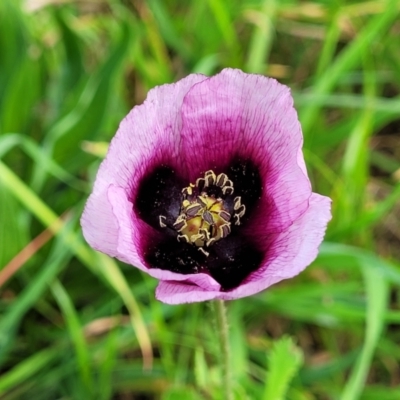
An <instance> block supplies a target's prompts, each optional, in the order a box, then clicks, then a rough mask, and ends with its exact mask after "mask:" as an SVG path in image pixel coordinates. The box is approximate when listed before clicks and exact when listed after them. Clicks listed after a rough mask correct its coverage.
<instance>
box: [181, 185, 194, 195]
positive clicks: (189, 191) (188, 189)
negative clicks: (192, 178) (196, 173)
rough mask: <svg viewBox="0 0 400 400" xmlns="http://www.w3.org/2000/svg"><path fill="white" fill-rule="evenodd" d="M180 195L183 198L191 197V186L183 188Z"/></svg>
mask: <svg viewBox="0 0 400 400" xmlns="http://www.w3.org/2000/svg"><path fill="white" fill-rule="evenodd" d="M182 193H183V195H184V196H191V195H192V194H193V188H192V187H191V186H188V187H185V188H183V189H182Z"/></svg>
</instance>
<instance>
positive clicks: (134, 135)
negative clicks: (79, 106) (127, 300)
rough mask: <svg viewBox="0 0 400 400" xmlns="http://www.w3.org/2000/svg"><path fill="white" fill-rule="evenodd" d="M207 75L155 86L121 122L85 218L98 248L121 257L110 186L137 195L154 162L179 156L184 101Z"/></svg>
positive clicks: (88, 237)
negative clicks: (189, 91)
mask: <svg viewBox="0 0 400 400" xmlns="http://www.w3.org/2000/svg"><path fill="white" fill-rule="evenodd" d="M204 79H207V77H205V76H203V75H196V74H193V75H189V76H188V77H186V78H184V79H182V80H180V81H179V82H177V83H175V84H171V85H163V86H158V87H156V88H154V89H152V90H150V91H149V93H148V96H147V99H146V101H145V102H144V103H143V104H142V105H140V106H137V107H134V108H133V110H132V111H131V112H130V113H129V114H128V115H127V116H126V118H125V119H124V120H123V121H122V122H121V124H120V127H119V129H118V132H117V134H116V135H115V137H114V138H113V140H112V141H111V144H110V147H109V150H108V154H107V157H106V159H105V160H104V161H103V162H102V164H101V165H100V168H99V171H98V173H97V177H96V181H95V184H94V187H93V192H92V194H91V195H90V197H89V199H88V201H87V203H86V206H85V210H84V212H83V215H82V218H81V225H82V230H83V235H84V237H85V239H86V241H87V242H88V243H89V244H90V245H91V246H92V247H93V248H94V249H96V250H99V251H102V252H103V253H106V254H109V255H110V256H112V257H116V256H118V255H119V257H121V255H120V254H119V253H118V251H117V247H118V224H117V221H116V220H115V218H114V215H113V212H112V207H111V204H110V202H109V199H108V196H107V191H108V189H109V186H110V185H114V186H115V187H120V188H123V189H124V190H125V192H126V193H129V195H130V196H131V197H132V198H134V197H135V196H136V191H137V186H138V184H139V182H140V180H141V177H142V176H143V175H144V174H145V173H146V172H148V170H149V168H151V166H152V165H159V164H162V163H163V162H168V163H170V164H171V165H174V164H176V163H177V162H179V152H180V148H179V143H180V127H181V126H180V125H181V120H180V117H179V113H180V108H181V106H182V101H183V98H184V96H185V95H186V93H187V92H188V90H189V89H190V88H191V87H192V86H193V85H195V84H196V83H198V82H201V81H203V80H204ZM177 160H178V161H177ZM180 166H181V165H179V167H180ZM121 259H122V258H121Z"/></svg>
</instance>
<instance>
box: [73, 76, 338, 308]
mask: <svg viewBox="0 0 400 400" xmlns="http://www.w3.org/2000/svg"><path fill="white" fill-rule="evenodd" d="M302 142H303V137H302V133H301V128H300V124H299V121H298V119H297V114H296V111H295V110H294V108H293V100H292V97H291V95H290V91H289V89H288V88H287V87H286V86H283V85H281V84H279V83H278V82H277V81H275V80H274V79H269V78H265V77H263V76H260V75H249V74H245V73H243V72H241V71H239V70H232V69H225V70H223V71H222V72H221V73H219V74H218V75H216V76H213V77H211V78H209V77H206V76H203V75H197V74H194V75H189V76H188V77H186V78H184V79H182V80H180V81H179V82H177V83H175V84H171V85H163V86H159V87H156V88H154V89H153V90H151V91H150V92H149V94H148V97H147V99H146V101H145V102H144V104H142V105H140V106H137V107H135V108H133V110H132V111H131V112H130V113H129V114H128V116H127V117H126V118H125V119H124V120H123V121H122V123H121V125H120V127H119V130H118V132H117V134H116V135H115V137H114V139H113V140H112V142H111V144H110V148H109V151H108V154H107V157H106V159H105V160H104V161H103V163H102V164H101V166H100V169H99V171H98V174H97V178H96V181H95V184H94V188H93V193H92V194H91V195H90V197H89V199H88V201H87V204H86V207H85V210H84V213H83V216H82V220H81V223H82V228H83V233H84V236H85V238H86V240H87V241H88V243H89V244H90V245H91V246H92V247H93V248H95V249H96V250H99V251H101V252H103V253H106V254H109V255H110V256H112V257H116V258H118V259H119V260H121V261H124V262H126V263H129V264H132V265H134V266H136V267H137V268H139V269H141V270H142V271H145V272H146V273H148V274H149V275H151V276H153V277H155V278H157V279H159V280H160V282H159V285H158V287H157V291H156V297H157V298H158V299H159V300H161V301H163V302H166V303H170V304H178V303H188V302H195V301H204V300H210V299H217V298H218V299H225V300H231V299H236V298H239V297H244V296H249V295H252V294H254V293H257V292H259V291H261V290H264V289H265V288H267V287H268V286H271V285H272V284H274V283H276V282H279V281H281V280H283V279H287V278H291V277H293V276H295V275H297V274H298V273H299V272H301V271H302V270H303V269H304V268H305V267H306V266H307V265H308V264H310V263H311V262H312V261H313V260H314V259H315V257H316V255H317V251H318V246H319V245H320V243H321V241H322V239H323V236H324V233H325V229H326V224H327V222H328V221H329V219H330V218H331V215H330V199H329V198H327V197H324V196H320V195H318V194H315V193H312V191H311V185H310V181H309V179H308V177H307V172H306V168H305V164H304V159H303V154H302V151H301V148H302Z"/></svg>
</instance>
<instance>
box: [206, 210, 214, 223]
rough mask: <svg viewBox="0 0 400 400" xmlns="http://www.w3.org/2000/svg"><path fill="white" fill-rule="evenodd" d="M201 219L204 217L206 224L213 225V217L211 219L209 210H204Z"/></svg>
mask: <svg viewBox="0 0 400 400" xmlns="http://www.w3.org/2000/svg"><path fill="white" fill-rule="evenodd" d="M203 219H204V221H206V222H207V224H210V225H214V224H215V222H214V219H213V217H212V215H211V213H210V212H209V211H204V213H203Z"/></svg>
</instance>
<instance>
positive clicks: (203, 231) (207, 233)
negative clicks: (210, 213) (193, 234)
mask: <svg viewBox="0 0 400 400" xmlns="http://www.w3.org/2000/svg"><path fill="white" fill-rule="evenodd" d="M199 234H200V235H203V236H204V239H205V240H209V239H210V232H208V230H206V229H199Z"/></svg>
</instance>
